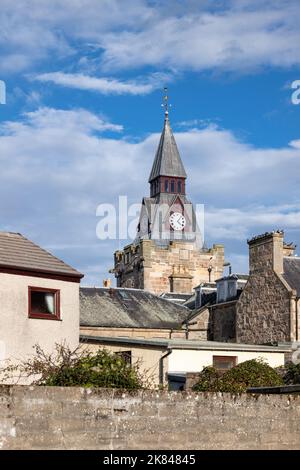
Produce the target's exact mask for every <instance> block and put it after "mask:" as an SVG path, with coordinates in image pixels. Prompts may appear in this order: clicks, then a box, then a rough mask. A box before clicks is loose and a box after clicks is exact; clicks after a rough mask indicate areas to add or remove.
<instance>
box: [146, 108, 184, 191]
mask: <svg viewBox="0 0 300 470" xmlns="http://www.w3.org/2000/svg"><path fill="white" fill-rule="evenodd" d="M158 176H173V177H178V178H186V177H187V175H186V172H185V169H184V166H183V163H182V161H181V158H180V155H179V152H178V148H177V145H176V142H175V138H174V135H173V132H172V129H171V126H170V121H169V113H168V111H165V123H164V128H163V131H162V134H161V137H160V142H159V146H158V149H157V152H156V155H155V160H154V163H153V167H152V170H151V174H150V177H149V183H150V182H151V181H153V180H154V179H155V178H157V177H158Z"/></svg>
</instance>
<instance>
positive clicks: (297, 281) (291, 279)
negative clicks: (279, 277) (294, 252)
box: [283, 256, 300, 297]
mask: <svg viewBox="0 0 300 470" xmlns="http://www.w3.org/2000/svg"><path fill="white" fill-rule="evenodd" d="M283 271H284V273H283V277H284V279H285V280H286V282H287V283H288V284H289V285H290V286H291V288H292V289H295V290H296V291H297V296H298V297H300V258H298V257H296V256H288V257H285V258H283Z"/></svg>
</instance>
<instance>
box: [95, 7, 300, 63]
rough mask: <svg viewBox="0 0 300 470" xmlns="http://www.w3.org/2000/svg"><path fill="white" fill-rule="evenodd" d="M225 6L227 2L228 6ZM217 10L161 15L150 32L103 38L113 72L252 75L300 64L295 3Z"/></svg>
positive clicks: (138, 31)
mask: <svg viewBox="0 0 300 470" xmlns="http://www.w3.org/2000/svg"><path fill="white" fill-rule="evenodd" d="M225 5H226V3H225ZM228 5H229V6H228V7H227V8H226V7H225V8H224V5H222V6H221V7H220V8H219V9H218V8H215V9H213V10H212V11H209V10H207V9H203V8H201V6H200V7H199V9H198V11H197V12H196V11H195V10H193V12H192V13H190V12H189V11H188V9H187V10H186V11H185V13H184V14H182V15H178V16H173V15H172V14H168V15H165V16H163V15H162V16H161V17H160V19H159V20H157V19H156V20H155V21H153V22H150V23H149V24H147V26H146V27H143V28H139V29H137V30H126V31H124V32H121V33H120V32H111V33H110V34H107V35H105V36H104V37H103V39H102V43H101V45H102V46H103V48H104V57H103V59H104V63H105V65H106V67H107V68H108V69H111V68H116V69H118V68H129V67H133V68H134V67H137V66H148V65H152V66H164V67H171V68H175V69H181V70H191V69H192V70H209V69H214V70H215V69H219V70H227V71H244V72H245V71H249V70H252V69H253V68H257V67H261V66H276V67H290V66H292V65H295V64H297V65H299V63H300V51H299V48H298V43H299V38H300V30H299V27H298V20H297V17H298V14H299V6H298V4H297V3H296V2H294V1H293V0H291V1H287V2H283V3H281V5H280V2H277V4H276V5H274V4H273V5H272V3H270V2H266V1H265V2H264V1H262V2H261V3H260V4H259V3H258V2H254V3H253V4H252V5H251V3H250V4H249V2H241V3H240V4H239V3H236V2H233V3H232V2H230V3H229V4H228Z"/></svg>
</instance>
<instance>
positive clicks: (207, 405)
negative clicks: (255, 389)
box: [0, 386, 300, 450]
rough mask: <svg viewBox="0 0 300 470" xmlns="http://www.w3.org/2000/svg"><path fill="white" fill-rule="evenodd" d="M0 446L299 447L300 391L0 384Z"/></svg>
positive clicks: (63, 447)
mask: <svg viewBox="0 0 300 470" xmlns="http://www.w3.org/2000/svg"><path fill="white" fill-rule="evenodd" d="M0 447H1V449H107V450H113V449H149V450H150V449H185V450H195V449H300V396H299V395H293V396H287V395H259V396H257V395H256V396H255V395H247V394H243V395H239V396H231V395H230V394H215V393H199V394H197V393H187V392H186V393H178V392H171V393H170V392H155V391H143V392H134V393H128V392H125V393H123V392H120V391H114V390H91V389H84V388H78V387H68V388H63V387H32V386H11V387H10V386H2V387H0Z"/></svg>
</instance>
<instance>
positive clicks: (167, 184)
mask: <svg viewBox="0 0 300 470" xmlns="http://www.w3.org/2000/svg"><path fill="white" fill-rule="evenodd" d="M168 192H169V180H165V193H168Z"/></svg>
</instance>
